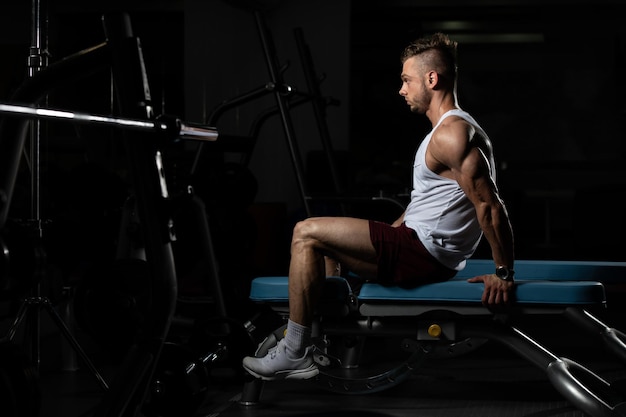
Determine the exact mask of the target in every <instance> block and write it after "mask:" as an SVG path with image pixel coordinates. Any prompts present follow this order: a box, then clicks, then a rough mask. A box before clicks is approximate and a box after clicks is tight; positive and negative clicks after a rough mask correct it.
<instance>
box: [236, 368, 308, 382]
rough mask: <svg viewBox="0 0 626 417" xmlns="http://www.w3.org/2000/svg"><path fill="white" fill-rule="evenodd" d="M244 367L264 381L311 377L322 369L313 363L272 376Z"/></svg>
mask: <svg viewBox="0 0 626 417" xmlns="http://www.w3.org/2000/svg"><path fill="white" fill-rule="evenodd" d="M244 369H245V370H246V372H248V373H249V374H250V375H252V376H254V377H255V378H259V379H262V380H263V381H277V380H281V379H311V378H313V377H315V376H317V375H318V374H319V373H320V370H319V369H318V368H317V366H315V365H311V366H309V367H308V368H305V369H298V370H293V371H283V372H279V373H277V374H275V375H272V376H267V375H261V374H259V373H257V372H254V371H253V370H251V369H248V368H246V367H245V366H244Z"/></svg>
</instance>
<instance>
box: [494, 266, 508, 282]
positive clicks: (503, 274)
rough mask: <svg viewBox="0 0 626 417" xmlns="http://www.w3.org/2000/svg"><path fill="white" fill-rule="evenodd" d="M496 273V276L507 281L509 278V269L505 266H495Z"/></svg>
mask: <svg viewBox="0 0 626 417" xmlns="http://www.w3.org/2000/svg"><path fill="white" fill-rule="evenodd" d="M496 275H497V276H498V278H500V279H503V280H505V281H507V280H509V279H510V275H511V274H510V273H509V269H508V268H507V267H505V266H500V267H498V268H496Z"/></svg>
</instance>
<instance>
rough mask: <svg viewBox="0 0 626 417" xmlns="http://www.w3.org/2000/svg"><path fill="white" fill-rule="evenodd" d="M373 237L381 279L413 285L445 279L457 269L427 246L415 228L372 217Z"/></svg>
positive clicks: (450, 276)
mask: <svg viewBox="0 0 626 417" xmlns="http://www.w3.org/2000/svg"><path fill="white" fill-rule="evenodd" d="M370 239H371V240H372V244H373V245H374V248H376V255H377V258H378V282H379V283H381V284H384V285H398V286H402V287H414V286H416V285H420V284H425V283H428V282H439V281H446V280H448V279H450V278H452V277H453V276H454V275H455V274H456V271H455V270H454V269H450V268H448V267H446V266H444V265H443V264H441V263H440V262H439V261H438V260H437V259H435V258H434V257H433V256H432V255H431V254H430V253H429V252H428V251H427V250H426V248H425V247H424V245H423V244H422V242H421V241H420V240H419V238H418V237H417V233H416V232H415V230H413V229H411V228H409V227H407V226H405V224H404V223H402V225H400V226H399V227H391V225H389V224H387V223H381V222H377V221H373V220H370Z"/></svg>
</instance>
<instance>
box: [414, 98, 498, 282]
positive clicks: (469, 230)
mask: <svg viewBox="0 0 626 417" xmlns="http://www.w3.org/2000/svg"><path fill="white" fill-rule="evenodd" d="M449 116H458V117H461V118H463V119H465V120H466V121H467V122H468V123H470V124H471V125H472V126H474V127H475V128H476V135H481V136H483V137H484V139H485V140H486V141H487V142H488V143H489V139H488V137H487V135H486V134H485V131H484V130H483V129H482V128H481V127H480V126H479V125H478V123H477V122H476V121H475V120H474V118H472V116H470V115H469V114H468V113H467V112H465V111H463V110H460V109H453V110H450V111H448V112H446V113H445V114H444V115H443V116H441V119H439V121H438V122H437V124H436V125H435V127H433V129H432V130H431V131H430V133H429V134H428V135H427V136H426V137H425V138H424V140H423V141H422V143H421V144H420V146H419V148H418V149H417V152H416V154H415V162H414V163H413V190H412V191H411V201H410V202H409V205H408V206H407V209H406V212H405V216H404V222H405V223H406V225H407V226H408V227H410V228H411V229H413V230H415V232H416V233H417V235H418V236H419V238H420V240H421V241H422V243H423V244H424V246H425V247H426V249H427V250H428V252H430V253H431V254H432V255H433V256H434V257H435V258H436V259H437V260H439V262H441V263H442V264H444V265H445V266H447V267H448V268H451V269H455V270H457V271H460V270H461V269H463V268H464V267H465V262H466V260H467V259H468V258H469V257H471V256H472V254H473V253H474V251H475V250H476V247H477V246H478V243H479V242H480V239H481V237H482V230H481V228H480V225H479V223H478V219H477V218H476V211H475V209H474V205H473V204H472V202H471V201H470V200H469V199H468V198H467V196H466V195H465V193H464V192H463V190H462V189H461V187H460V186H459V184H458V183H457V182H456V181H455V180H453V179H449V178H445V177H442V176H440V175H437V174H435V173H434V172H432V171H431V170H430V169H429V168H428V167H427V166H426V148H427V147H428V144H429V143H430V140H431V138H432V136H433V132H434V131H435V129H437V127H439V125H440V124H441V122H442V121H443V120H444V119H445V118H446V117H449ZM487 157H488V158H490V165H491V167H490V168H491V175H492V178H493V180H494V181H495V168H494V163H493V156H492V155H487Z"/></svg>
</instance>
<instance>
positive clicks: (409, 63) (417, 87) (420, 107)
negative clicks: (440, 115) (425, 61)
mask: <svg viewBox="0 0 626 417" xmlns="http://www.w3.org/2000/svg"><path fill="white" fill-rule="evenodd" d="M417 64H418V63H417V57H411V58H409V59H407V60H406V61H404V64H403V65H402V74H401V75H400V79H401V80H402V87H400V91H399V92H398V93H399V94H400V95H401V96H402V97H404V99H405V100H406V104H408V105H409V108H410V109H411V111H412V112H413V113H419V114H424V113H426V110H427V109H428V105H429V103H430V98H431V92H430V90H429V89H428V88H427V87H426V82H425V80H424V75H423V74H420V72H419V71H418V69H419V65H417Z"/></svg>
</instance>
